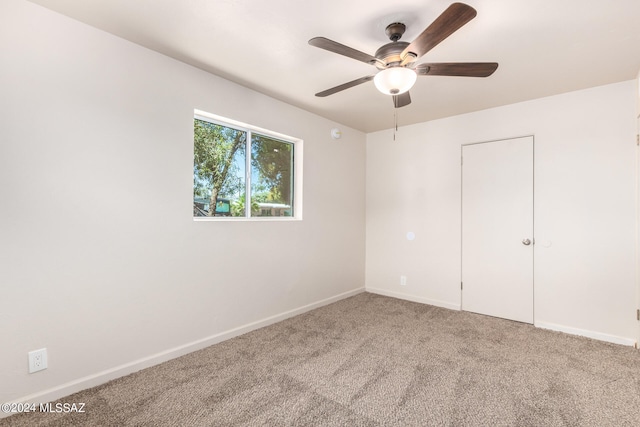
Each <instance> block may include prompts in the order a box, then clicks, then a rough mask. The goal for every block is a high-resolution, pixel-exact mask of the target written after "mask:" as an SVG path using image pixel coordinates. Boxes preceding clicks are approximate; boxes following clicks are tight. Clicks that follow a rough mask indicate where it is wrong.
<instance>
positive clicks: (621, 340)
mask: <svg viewBox="0 0 640 427" xmlns="http://www.w3.org/2000/svg"><path fill="white" fill-rule="evenodd" d="M534 326H535V327H536V328H542V329H549V330H551V331H557V332H564V333H565V334H570V335H579V336H581V337H587V338H593V339H594V340H599V341H605V342H610V343H613V344H620V345H627V346H631V347H634V346H635V345H636V340H635V339H633V338H625V337H618V336H616V335H609V334H603V333H600V332H595V331H588V330H585V329H578V328H572V327H569V326H564V325H558V324H555V323H547V322H539V321H535V322H534Z"/></svg>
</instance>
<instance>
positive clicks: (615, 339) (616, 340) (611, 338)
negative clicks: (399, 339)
mask: <svg viewBox="0 0 640 427" xmlns="http://www.w3.org/2000/svg"><path fill="white" fill-rule="evenodd" d="M366 291H367V292H371V293H373V294H379V295H385V296H388V297H392V298H398V299H403V300H407V301H413V302H419V303H422V304H429V305H435V306H437V307H443V308H448V309H451V310H458V311H460V310H461V307H460V304H452V303H448V302H444V301H437V300H431V299H428V298H422V297H417V296H414V295H409V294H403V293H401V292H392V291H387V290H385V289H378V288H369V287H367V288H366ZM534 326H535V327H537V328H541V329H549V330H552V331H557V332H563V333H565V334H570V335H579V336H582V337H587V338H592V339H595V340H599V341H605V342H610V343H613V344H620V345H626V346H630V347H634V346H635V345H636V344H637V341H636V340H635V339H634V338H626V337H619V336H616V335H609V334H603V333H600V332H595V331H588V330H584V329H578V328H572V327H569V326H564V325H558V324H555V323H548V322H540V321H534Z"/></svg>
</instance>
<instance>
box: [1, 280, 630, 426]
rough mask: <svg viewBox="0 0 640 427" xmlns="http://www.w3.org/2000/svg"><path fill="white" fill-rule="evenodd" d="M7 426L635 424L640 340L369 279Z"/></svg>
mask: <svg viewBox="0 0 640 427" xmlns="http://www.w3.org/2000/svg"><path fill="white" fill-rule="evenodd" d="M59 402H66V403H69V402H84V403H86V408H85V410H86V412H85V413H82V414H44V413H32V414H20V415H16V416H12V417H9V418H5V419H1V420H0V426H29V427H32V426H71V425H79V426H80V425H81V426H598V427H603V426H638V425H640V352H638V351H637V350H635V349H633V348H630V347H623V346H618V345H614V344H607V343H603V342H598V341H594V340H590V339H587V338H580V337H574V336H569V335H564V334H561V333H556V332H551V331H545V330H542V329H536V328H534V327H532V326H530V325H525V324H521V323H517V322H511V321H507V320H501V319H495V318H491V317H486V316H480V315H476V314H471V313H466V312H457V311H451V310H446V309H442V308H438V307H433V306H428V305H423V304H417V303H412V302H407V301H402V300H397V299H393V298H388V297H383V296H379V295H374V294H369V293H364V294H359V295H357V296H354V297H351V298H348V299H345V300H342V301H339V302H337V303H334V304H331V305H328V306H326V307H322V308H319V309H316V310H313V311H311V312H308V313H306V314H303V315H300V316H296V317H294V318H291V319H288V320H286V321H283V322H280V323H278V324H275V325H272V326H269V327H266V328H262V329H259V330H257V331H254V332H251V333H248V334H245V335H243V336H240V337H237V338H234V339H232V340H229V341H225V342H223V343H220V344H217V345H214V346H211V347H209V348H206V349H204V350H201V351H198V352H195V353H191V354H189V355H186V356H183V357H180V358H178V359H174V360H171V361H169V362H166V363H164V364H162V365H158V366H155V367H152V368H149V369H145V370H143V371H140V372H137V373H135V374H132V375H129V376H126V377H123V378H120V379H117V380H114V381H111V382H109V383H106V384H104V385H102V386H99V387H95V388H92V389H89V390H85V391H82V392H80V393H76V394H74V395H71V396H68V397H66V398H64V399H61V400H60V401H59Z"/></svg>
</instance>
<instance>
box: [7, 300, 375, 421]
mask: <svg viewBox="0 0 640 427" xmlns="http://www.w3.org/2000/svg"><path fill="white" fill-rule="evenodd" d="M364 291H365V289H364V288H358V289H354V290H352V291H348V292H344V293H342V294H339V295H335V296H333V297H330V298H326V299H323V300H321V301H317V302H314V303H311V304H307V305H305V306H302V307H299V308H296V309H293V310H289V311H286V312H284V313H280V314H276V315H275V316H271V317H267V318H266V319H262V320H259V321H257V322H252V323H248V324H246V325H243V326H240V327H237V328H234V329H231V330H228V331H225V332H221V333H219V334H215V335H211V336H209V337H206V338H203V339H200V340H197V341H193V342H190V343H187V344H184V345H181V346H178V347H174V348H171V349H168V350H165V351H162V352H160V353H156V354H153V355H151V356H148V357H144V358H142V359H138V360H134V361H132V362H129V363H126V364H124V365H120V366H116V367H115V368H112V369H107V370H105V371H102V372H98V373H96V374H93V375H89V376H86V377H83V378H79V379H77V380H75V381H70V382H67V383H64V384H62V385H59V386H57V387H53V388H50V389H47V390H43V391H41V392H38V393H34V394H30V395H28V396H24V397H21V398H19V399H16V400H14V401H12V402H6V403H36V404H39V403H47V402H51V401H54V400H57V399H60V398H62V397H65V396H69V395H70V394H73V393H77V392H79V391H81V390H85V389H87V388H91V387H95V386H98V385H100V384H104V383H106V382H108V381H111V380H113V379H116V378H119V377H122V376H125V375H129V374H131V373H133V372H137V371H139V370H141V369H145V368H149V367H151V366H154V365H158V364H160V363H162V362H166V361H167V360H171V359H175V358H176V357H180V356H183V355H185V354H188V353H191V352H194V351H197V350H200V349H203V348H206V347H209V346H210V345H213V344H217V343H219V342H222V341H226V340H228V339H230V338H234V337H237V336H239V335H242V334H246V333H247V332H251V331H253V330H256V329H259V328H262V327H265V326H269V325H272V324H274V323H277V322H280V321H282V320H285V319H288V318H290V317H293V316H297V315H298V314H302V313H306V312H307V311H311V310H313V309H316V308H319V307H322V306H325V305H327V304H331V303H333V302H336V301H339V300H342V299H345V298H348V297H351V296H354V295H357V294H360V293H362V292H364ZM9 415H12V414H10V413H4V412H0V418H4V417H8V416H9Z"/></svg>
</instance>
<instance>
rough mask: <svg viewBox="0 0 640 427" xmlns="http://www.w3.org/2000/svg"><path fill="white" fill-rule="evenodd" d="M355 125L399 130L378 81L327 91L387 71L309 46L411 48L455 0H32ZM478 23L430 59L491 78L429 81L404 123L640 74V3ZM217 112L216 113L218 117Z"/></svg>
mask: <svg viewBox="0 0 640 427" xmlns="http://www.w3.org/2000/svg"><path fill="white" fill-rule="evenodd" d="M31 1H32V2H33V3H38V4H41V5H43V6H45V7H47V8H49V9H52V10H55V11H58V12H60V13H62V14H64V15H67V16H70V17H72V18H75V19H77V20H80V21H82V22H85V23H87V24H89V25H92V26H94V27H97V28H100V29H102V30H105V31H107V32H110V33H113V34H115V35H117V36H120V37H122V38H124V39H127V40H130V41H132V42H135V43H137V44H140V45H142V46H146V47H148V48H150V49H153V50H155V51H158V52H161V53H163V54H165V55H168V56H171V57H173V58H176V59H178V60H180V61H183V62H186V63H188V64H191V65H194V66H196V67H199V68H201V69H203V70H206V71H209V72H211V73H214V74H217V75H219V76H222V77H224V78H227V79H229V80H232V81H234V82H237V83H239V84H241V85H244V86H247V87H249V88H252V89H255V90H257V91H259V92H262V93H265V94H267V95H270V96H272V97H274V98H277V99H280V100H283V101H285V102H288V103H290V104H293V105H296V106H299V107H301V108H304V109H305V110H308V111H312V112H314V113H317V114H319V115H321V116H324V117H327V118H329V119H332V120H335V121H336V122H339V123H342V124H344V125H347V126H351V127H353V128H356V129H360V130H362V131H365V132H372V131H376V130H381V129H387V128H391V127H392V126H393V123H394V110H393V104H392V101H391V99H390V97H388V96H386V95H383V94H381V93H379V92H378V91H377V90H376V89H375V86H374V85H373V82H368V83H365V84H362V85H360V86H357V87H353V88H351V89H347V90H345V91H343V92H340V93H337V94H334V95H331V96H329V97H326V98H318V97H315V96H314V94H315V93H316V92H320V91H322V90H325V89H328V88H331V87H334V86H337V85H339V84H341V83H345V82H348V81H351V80H354V79H356V78H359V77H363V76H367V75H370V74H373V72H375V70H376V69H375V68H374V67H373V66H370V65H368V64H365V63H363V62H358V61H356V60H353V59H350V58H347V57H344V56H340V55H337V54H334V53H331V52H328V51H325V50H322V49H318V48H315V47H312V46H309V45H308V44H307V41H308V40H309V39H310V38H312V37H315V36H324V37H327V38H330V39H332V40H335V41H337V42H340V43H342V44H345V45H348V46H350V47H353V48H355V49H358V50H360V51H363V52H365V53H369V54H371V55H373V54H374V53H375V51H376V49H377V48H378V47H380V46H381V45H383V44H385V43H388V42H389V40H388V39H387V37H386V36H385V34H384V29H385V27H386V26H387V25H388V24H390V23H392V22H398V21H399V22H403V23H405V24H406V25H407V32H406V33H405V35H404V37H403V38H402V40H403V41H407V42H410V41H412V40H413V39H414V38H415V37H417V36H418V34H420V33H421V32H422V30H423V29H424V28H426V27H427V26H428V25H429V24H430V23H431V22H432V21H433V20H434V19H435V18H436V17H438V15H440V13H442V12H443V11H444V10H445V9H446V8H447V7H448V6H449V5H450V4H451V3H452V1H451V0H386V1H383V0H31ZM465 2H466V3H467V4H469V5H471V6H473V7H474V8H475V9H476V10H477V11H478V15H477V16H476V18H475V19H473V20H472V21H471V22H469V23H468V24H466V25H465V26H464V27H462V28H461V29H460V30H458V31H457V32H455V33H454V34H453V35H452V36H450V37H449V38H448V39H446V40H444V41H443V42H442V43H441V44H440V45H438V46H436V47H435V48H434V49H433V50H431V51H430V52H428V53H427V54H426V55H425V56H424V57H423V58H422V59H421V60H420V62H471V61H473V62H475V61H480V62H498V63H500V66H499V68H498V70H497V71H496V72H495V73H494V74H493V75H492V76H491V77H488V78H469V77H437V76H429V77H427V76H424V77H419V78H418V82H417V83H416V85H415V86H414V88H413V89H412V90H411V98H412V100H413V102H412V103H411V104H410V105H409V106H407V107H404V108H401V109H398V111H397V112H398V124H399V125H407V124H412V123H417V122H423V121H427V120H431V119H436V118H442V117H447V116H451V115H456V114H461V113H465V112H471V111H477V110H481V109H485V108H490V107H495V106H499V105H506V104H511V103H514V102H519V101H525V100H529V99H534V98H540V97H544V96H549V95H554V94H558V93H563V92H568V91H572V90H578V89H582V88H587V87H593V86H599V85H603V84H608V83H614V82H619V81H624V80H631V79H633V78H635V76H636V74H637V73H638V70H640V0H590V1H584V0H466V1H465ZM213 113H215V112H213Z"/></svg>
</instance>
